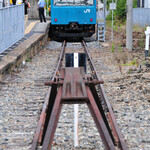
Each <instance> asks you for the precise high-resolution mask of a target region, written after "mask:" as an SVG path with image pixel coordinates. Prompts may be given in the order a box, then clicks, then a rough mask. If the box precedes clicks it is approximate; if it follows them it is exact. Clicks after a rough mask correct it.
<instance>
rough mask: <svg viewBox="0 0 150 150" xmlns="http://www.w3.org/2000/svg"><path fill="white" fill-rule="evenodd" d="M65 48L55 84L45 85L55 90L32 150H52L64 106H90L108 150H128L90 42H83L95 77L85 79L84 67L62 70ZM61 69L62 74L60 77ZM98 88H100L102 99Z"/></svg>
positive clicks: (50, 97) (48, 95)
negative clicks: (38, 149)
mask: <svg viewBox="0 0 150 150" xmlns="http://www.w3.org/2000/svg"><path fill="white" fill-rule="evenodd" d="M65 45H66V44H65V42H64V44H63V49H62V52H61V54H60V57H59V61H58V65H57V69H56V71H55V74H54V77H53V79H52V81H50V82H47V83H45V85H49V86H51V88H50V89H49V92H48V94H47V96H46V99H45V103H44V106H43V110H42V113H41V116H40V120H39V123H38V128H37V130H36V134H35V136H34V140H33V144H32V148H31V150H36V148H37V144H38V143H40V144H41V145H42V150H49V149H51V146H52V141H53V137H54V134H55V130H56V126H57V123H58V119H59V116H60V112H61V108H62V104H83V103H86V104H87V106H88V108H89V110H90V112H91V115H92V117H93V120H94V121H95V124H96V126H97V128H98V132H99V134H100V136H101V139H102V141H103V143H104V146H105V148H106V149H107V150H115V148H116V146H117V147H118V148H119V149H121V150H127V146H126V143H125V141H124V139H123V136H122V134H121V132H120V130H119V127H118V125H117V123H116V119H115V117H114V114H113V111H112V108H111V106H110V104H109V102H108V100H107V97H106V94H105V92H104V88H103V86H102V84H103V81H102V80H101V79H100V77H99V76H98V74H97V71H96V68H95V66H94V64H93V62H92V59H91V57H90V54H89V52H88V49H87V46H86V43H85V42H84V41H82V45H83V47H84V51H85V53H86V55H87V58H88V61H89V64H90V66H91V71H92V72H93V76H92V77H85V72H84V68H83V67H79V68H73V67H66V68H61V65H62V61H63V56H64V50H65ZM60 69H61V73H60V74H59V72H60ZM58 74H59V76H58ZM95 85H98V86H99V87H100V97H99V96H98V93H97V90H96V86H95Z"/></svg>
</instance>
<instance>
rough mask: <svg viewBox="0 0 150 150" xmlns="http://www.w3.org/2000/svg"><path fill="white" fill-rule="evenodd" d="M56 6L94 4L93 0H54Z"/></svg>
mask: <svg viewBox="0 0 150 150" xmlns="http://www.w3.org/2000/svg"><path fill="white" fill-rule="evenodd" d="M54 5H55V6H88V5H93V0H54Z"/></svg>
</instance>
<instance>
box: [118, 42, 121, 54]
mask: <svg viewBox="0 0 150 150" xmlns="http://www.w3.org/2000/svg"><path fill="white" fill-rule="evenodd" d="M118 51H119V53H121V52H122V46H121V44H120V43H119V49H118Z"/></svg>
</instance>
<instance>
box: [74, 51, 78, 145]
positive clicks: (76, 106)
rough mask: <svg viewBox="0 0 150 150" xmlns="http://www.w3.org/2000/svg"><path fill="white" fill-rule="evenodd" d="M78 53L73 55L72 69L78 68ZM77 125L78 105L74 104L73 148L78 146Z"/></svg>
mask: <svg viewBox="0 0 150 150" xmlns="http://www.w3.org/2000/svg"><path fill="white" fill-rule="evenodd" d="M78 62H79V61H78V53H74V67H75V68H76V67H78V66H79V63H78ZM78 125H79V105H78V104H74V147H77V146H78V145H79V140H78Z"/></svg>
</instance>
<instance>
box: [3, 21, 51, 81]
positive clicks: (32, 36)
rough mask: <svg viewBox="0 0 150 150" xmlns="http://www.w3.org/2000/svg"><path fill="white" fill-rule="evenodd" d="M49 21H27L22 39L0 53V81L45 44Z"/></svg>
mask: <svg viewBox="0 0 150 150" xmlns="http://www.w3.org/2000/svg"><path fill="white" fill-rule="evenodd" d="M49 25H50V20H47V22H46V23H45V22H44V23H40V21H39V20H29V21H28V23H27V28H26V29H25V35H24V37H23V38H22V39H21V40H19V41H17V42H16V43H15V44H13V45H12V46H11V47H9V48H8V49H6V50H4V51H3V52H1V53H0V81H2V80H3V75H4V74H5V73H6V72H8V71H11V70H13V69H14V68H15V67H17V66H19V65H20V64H21V63H22V62H23V61H26V60H27V59H29V58H32V57H33V56H34V55H35V54H36V53H38V51H39V50H40V49H42V47H43V46H44V44H45V43H46V42H47V39H48V29H49Z"/></svg>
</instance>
